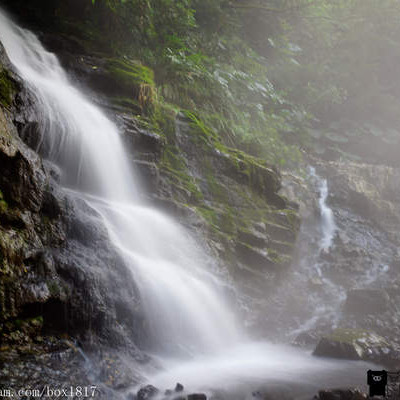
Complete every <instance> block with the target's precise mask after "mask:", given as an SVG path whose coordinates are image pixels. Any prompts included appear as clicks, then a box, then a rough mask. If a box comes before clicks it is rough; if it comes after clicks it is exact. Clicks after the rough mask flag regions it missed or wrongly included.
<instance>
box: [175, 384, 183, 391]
mask: <svg viewBox="0 0 400 400" xmlns="http://www.w3.org/2000/svg"><path fill="white" fill-rule="evenodd" d="M183 389H184V388H183V385H182V384H181V383H179V382H178V383H177V384H176V386H175V392H183Z"/></svg>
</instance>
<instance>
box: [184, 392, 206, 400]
mask: <svg viewBox="0 0 400 400" xmlns="http://www.w3.org/2000/svg"><path fill="white" fill-rule="evenodd" d="M187 400H207V396H206V395H205V394H203V393H193V394H189V395H188V397H187Z"/></svg>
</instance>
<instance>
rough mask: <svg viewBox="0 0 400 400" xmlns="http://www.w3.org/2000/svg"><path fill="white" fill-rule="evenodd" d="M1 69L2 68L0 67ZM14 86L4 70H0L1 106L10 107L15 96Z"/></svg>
mask: <svg viewBox="0 0 400 400" xmlns="http://www.w3.org/2000/svg"><path fill="white" fill-rule="evenodd" d="M0 68H1V67H0ZM14 90H15V87H14V84H13V82H12V80H11V78H10V76H9V74H8V72H7V71H6V70H4V69H1V70H0V104H2V105H3V106H5V107H10V106H11V103H12V100H13V94H14Z"/></svg>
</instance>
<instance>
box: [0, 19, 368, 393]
mask: <svg viewBox="0 0 400 400" xmlns="http://www.w3.org/2000/svg"><path fill="white" fill-rule="evenodd" d="M0 40H1V42H2V43H3V45H4V47H5V49H6V52H7V54H8V56H9V58H10V60H11V62H12V64H13V65H14V67H15V69H16V70H17V72H18V73H19V75H20V76H21V77H22V79H23V80H24V81H25V83H26V85H27V86H28V88H29V89H30V90H31V92H32V93H33V95H34V96H35V99H36V111H37V113H38V115H39V116H40V123H41V132H42V134H43V138H42V142H43V143H46V146H45V149H46V151H45V152H44V155H45V157H47V158H49V159H50V160H52V161H54V162H56V163H57V164H58V165H60V167H61V169H62V172H63V177H62V181H63V183H64V185H65V186H68V187H70V188H71V187H72V188H73V189H74V190H77V191H78V192H79V193H80V196H81V197H83V198H84V199H85V200H86V202H87V203H88V204H89V205H90V206H91V207H92V208H94V209H95V210H96V211H97V212H98V213H99V214H100V215H101V216H102V218H103V221H104V224H105V226H106V227H107V229H108V233H109V236H110V239H111V241H112V243H113V244H114V246H115V247H116V248H117V249H118V250H119V251H120V253H121V254H122V255H123V257H124V259H125V261H126V264H127V265H128V266H129V268H130V269H131V271H132V279H134V280H135V281H136V282H137V285H138V287H139V289H140V293H141V297H142V301H143V306H144V308H145V314H146V318H147V325H148V332H149V335H150V336H151V344H152V346H151V347H150V349H149V350H150V351H152V352H153V353H156V354H157V355H159V356H160V355H163V356H162V358H161V360H162V365H164V367H165V368H166V369H167V371H166V372H164V373H161V374H156V375H155V376H154V375H152V376H151V377H150V376H149V380H154V382H155V383H157V384H159V385H161V386H162V385H164V386H171V385H173V384H174V383H175V382H176V380H182V381H183V380H186V381H187V383H188V384H189V385H192V386H193V387H196V388H203V387H206V386H207V385H208V386H213V387H215V386H219V385H221V384H222V382H223V383H224V385H228V386H229V385H233V383H234V382H236V383H238V382H240V383H243V382H245V381H247V382H257V383H260V382H266V381H268V380H273V381H283V382H288V381H291V382H297V383H301V384H311V383H312V382H314V383H315V385H314V386H315V387H317V386H319V385H321V384H322V381H321V379H322V378H323V376H325V378H327V380H326V381H325V382H326V384H328V382H330V381H332V382H334V380H335V379H336V380H337V381H338V382H340V383H341V384H343V383H344V381H343V380H342V378H343V376H345V377H346V378H348V380H349V382H348V383H349V384H353V383H354V381H353V380H354V379H356V380H360V374H359V373H358V372H356V373H355V375H352V374H348V373H347V372H345V373H344V375H343V376H342V377H341V378H339V375H340V374H341V373H342V371H343V366H344V364H343V363H339V362H331V361H329V362H328V361H324V360H321V359H314V358H312V357H311V356H310V355H309V354H305V353H303V352H300V351H297V350H294V349H288V348H282V347H276V346H272V345H266V344H257V343H253V344H251V343H250V344H249V342H247V344H246V341H245V340H244V339H243V336H242V335H241V334H240V330H239V329H238V327H237V324H236V323H235V319H234V317H233V315H232V311H231V310H230V309H229V308H228V307H227V306H226V305H225V303H224V300H223V298H222V296H220V294H219V292H221V290H220V289H221V287H222V286H223V285H224V283H223V282H222V281H221V279H220V278H218V277H217V275H216V274H215V273H213V269H212V262H210V260H209V259H208V258H207V257H206V256H205V255H204V254H203V252H202V250H201V249H200V248H199V247H198V246H197V245H196V244H195V242H194V240H193V239H191V238H190V236H189V235H188V234H187V232H185V231H184V230H183V229H182V228H181V227H179V226H178V225H177V224H175V223H174V222H173V221H171V220H170V219H169V218H167V217H166V216H164V215H163V214H161V213H160V212H158V211H156V210H154V209H152V208H149V207H146V206H145V205H143V204H141V203H140V201H139V196H138V190H139V188H138V185H137V184H136V183H135V179H134V176H133V174H132V171H131V168H130V165H129V161H128V157H127V155H126V154H125V151H124V149H123V145H122V143H121V139H120V135H119V132H118V130H117V128H116V126H115V125H114V124H113V123H112V122H111V121H110V120H109V119H107V117H106V116H105V115H104V114H103V113H102V112H101V111H100V110H99V109H98V108H97V107H96V106H94V105H93V104H92V103H91V102H90V100H89V99H88V98H86V97H85V96H84V95H83V94H82V93H81V92H80V91H79V90H77V89H76V88H75V87H74V86H73V85H72V84H71V83H70V81H69V80H68V78H67V76H66V74H65V72H64V71H63V69H62V68H61V66H60V64H59V62H58V60H57V58H56V57H55V56H54V55H53V54H51V53H49V52H47V51H46V50H45V49H44V48H43V46H42V45H41V44H40V42H39V41H38V39H37V38H36V36H35V35H33V34H32V33H30V32H29V31H27V30H24V29H21V28H19V27H17V26H16V25H15V24H13V23H12V22H11V21H10V20H9V18H8V17H7V16H6V15H5V14H3V13H2V12H0ZM325 200H326V196H325V197H324V198H322V200H321V201H322V204H325ZM329 215H330V214H329V213H327V214H326V218H327V226H328V228H327V232H328V233H327V238H328V237H329V235H331V234H330V233H329V232H331V228H329V226H330V221H329V218H331V216H329ZM330 241H331V239H329V240H328V239H327V241H326V242H324V246H328V245H329V243H330ZM233 346H234V347H233ZM182 350H183V352H184V353H185V354H188V353H189V354H192V356H193V357H192V360H191V361H189V363H188V364H183V361H182V359H179V358H175V359H171V358H167V357H166V356H165V354H166V353H168V352H170V353H171V352H172V353H173V354H174V355H175V357H178V355H179V354H181V353H182ZM177 360H178V361H177ZM185 365H186V367H185ZM353 365H354V364H350V368H353ZM364 368H365V367H361V369H359V370H358V371H360V370H361V371H362V372H363V371H364ZM210 371H211V373H212V375H213V377H211V376H210ZM318 374H319V375H318ZM335 377H336V378H335ZM211 378H213V379H211ZM328 378H329V379H328ZM312 391H314V388H313V389H312Z"/></svg>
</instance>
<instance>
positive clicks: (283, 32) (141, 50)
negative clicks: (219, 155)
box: [85, 0, 400, 166]
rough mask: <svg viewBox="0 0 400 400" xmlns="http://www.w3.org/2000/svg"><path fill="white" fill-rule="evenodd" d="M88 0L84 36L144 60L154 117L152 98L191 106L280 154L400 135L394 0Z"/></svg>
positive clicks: (250, 147)
mask: <svg viewBox="0 0 400 400" xmlns="http://www.w3.org/2000/svg"><path fill="white" fill-rule="evenodd" d="M91 3H92V5H91V7H90V8H91V11H90V13H91V14H90V18H87V16H86V18H87V19H86V20H85V24H87V26H88V28H87V32H88V37H91V38H95V37H97V40H98V42H99V43H103V45H104V46H110V43H112V48H113V51H114V52H115V54H116V55H118V57H120V56H121V55H127V56H128V57H129V58H130V59H137V60H140V61H141V63H142V64H143V65H147V66H148V67H150V68H151V69H152V70H153V71H154V82H155V84H154V87H155V88H157V92H158V95H159V97H158V100H157V101H158V106H159V107H158V111H155V112H154V120H156V124H158V123H159V122H160V121H161V120H162V119H163V117H162V116H161V111H160V110H161V109H185V110H191V111H192V112H193V115H196V118H197V119H198V120H199V121H202V123H203V124H204V125H205V126H206V127H212V132H213V133H214V134H216V135H217V136H218V137H219V138H220V140H221V141H222V142H223V143H224V144H225V145H226V146H230V147H239V148H241V149H243V150H245V151H247V152H249V153H250V154H253V155H255V156H259V157H262V158H264V159H266V160H268V161H269V162H272V163H275V164H279V165H281V166H291V165H296V164H297V163H298V162H299V161H300V160H301V152H300V151H299V148H300V147H301V148H306V149H308V150H309V151H314V152H317V153H318V154H320V153H323V152H325V153H326V151H327V150H328V151H331V150H332V151H333V153H335V154H339V155H340V156H345V157H347V151H348V150H349V148H350V147H351V146H350V145H352V144H353V143H356V142H357V143H359V142H360V141H361V142H366V141H368V140H370V139H373V140H375V142H376V140H378V139H377V138H381V139H379V140H381V141H382V142H385V143H386V142H387V143H398V142H399V139H398V136H400V135H398V132H397V129H396V127H397V126H399V123H400V114H399V113H398V109H399V107H400V83H398V79H397V69H396V65H397V64H398V61H400V28H399V27H400V24H399V22H400V4H399V3H398V1H397V0H382V1H380V2H377V1H376V0H335V1H332V0H230V1H228V0H180V1H173V0H124V1H123V0H96V1H92V2H91ZM89 4H90V3H89ZM89 28H90V29H89ZM119 70H120V68H119V67H116V69H115V71H114V72H120V71H119ZM124 70H125V69H124ZM135 73H136V72H133V74H135ZM141 78H143V77H141ZM149 78H150V79H149V80H151V81H153V77H149ZM148 84H149V85H150V82H149V83H148ZM153 111H154V110H153ZM153 122H154V121H153ZM335 124H336V125H339V128H338V126H336V127H335ZM366 126H369V128H367V127H366ZM371 127H373V128H371ZM208 129H209V128H208ZM375 142H374V143H375ZM332 151H331V153H332ZM350 152H353V151H352V150H351V151H350ZM333 153H332V154H333ZM353 153H354V152H353ZM353 156H355V157H357V154H353Z"/></svg>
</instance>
